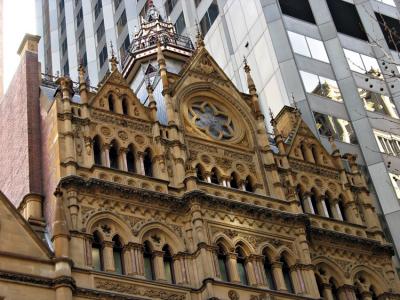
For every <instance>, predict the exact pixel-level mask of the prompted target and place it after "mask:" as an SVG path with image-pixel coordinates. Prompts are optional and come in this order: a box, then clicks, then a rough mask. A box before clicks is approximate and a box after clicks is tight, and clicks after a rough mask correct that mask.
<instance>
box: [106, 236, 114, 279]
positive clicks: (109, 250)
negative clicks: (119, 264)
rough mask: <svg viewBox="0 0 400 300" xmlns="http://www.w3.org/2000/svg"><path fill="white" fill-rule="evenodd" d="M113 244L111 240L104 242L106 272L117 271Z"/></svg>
mask: <svg viewBox="0 0 400 300" xmlns="http://www.w3.org/2000/svg"><path fill="white" fill-rule="evenodd" d="M113 245H114V243H113V242H110V241H104V242H103V265H104V271H106V272H115V266H114V254H113Z"/></svg>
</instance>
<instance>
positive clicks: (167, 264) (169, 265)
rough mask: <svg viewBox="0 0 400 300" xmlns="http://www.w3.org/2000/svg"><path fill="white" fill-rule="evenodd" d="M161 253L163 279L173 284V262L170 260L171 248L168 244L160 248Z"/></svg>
mask: <svg viewBox="0 0 400 300" xmlns="http://www.w3.org/2000/svg"><path fill="white" fill-rule="evenodd" d="M162 251H163V252H164V254H163V263H164V273H165V279H166V280H167V282H169V283H175V274H174V262H173V260H172V254H171V248H170V246H169V245H168V244H165V245H164V246H163V248H162Z"/></svg>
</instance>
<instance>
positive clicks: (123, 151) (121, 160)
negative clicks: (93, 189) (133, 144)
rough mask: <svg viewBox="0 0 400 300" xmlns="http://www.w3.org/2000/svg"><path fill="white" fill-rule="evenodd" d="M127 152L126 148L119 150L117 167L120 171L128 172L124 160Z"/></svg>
mask: <svg viewBox="0 0 400 300" xmlns="http://www.w3.org/2000/svg"><path fill="white" fill-rule="evenodd" d="M127 152H128V149H127V148H123V147H121V148H119V157H118V160H119V161H118V165H119V167H120V169H121V170H122V171H125V172H128V162H127V160H126V153H127Z"/></svg>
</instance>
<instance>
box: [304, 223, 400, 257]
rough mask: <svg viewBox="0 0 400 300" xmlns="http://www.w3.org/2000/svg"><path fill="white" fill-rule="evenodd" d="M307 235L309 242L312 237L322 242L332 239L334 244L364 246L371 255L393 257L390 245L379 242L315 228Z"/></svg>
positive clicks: (310, 229) (311, 228) (309, 229)
mask: <svg viewBox="0 0 400 300" xmlns="http://www.w3.org/2000/svg"><path fill="white" fill-rule="evenodd" d="M308 233H309V236H310V237H311V240H312V239H313V237H318V238H319V239H324V240H327V239H332V240H335V241H336V242H338V241H340V242H343V243H349V244H352V245H357V246H366V247H368V248H367V249H368V250H369V251H372V252H373V253H376V254H379V255H382V254H386V255H389V256H393V255H394V250H393V246H392V245H390V244H381V243H380V242H378V241H375V240H372V239H368V238H363V237H359V236H354V235H350V234H345V233H341V232H337V231H331V230H326V229H323V228H315V227H309V228H308Z"/></svg>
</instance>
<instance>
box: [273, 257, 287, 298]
mask: <svg viewBox="0 0 400 300" xmlns="http://www.w3.org/2000/svg"><path fill="white" fill-rule="evenodd" d="M272 274H273V276H274V279H275V284H276V289H277V290H278V291H287V288H286V284H285V280H284V279H283V273H282V263H281V262H280V261H274V262H272Z"/></svg>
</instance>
